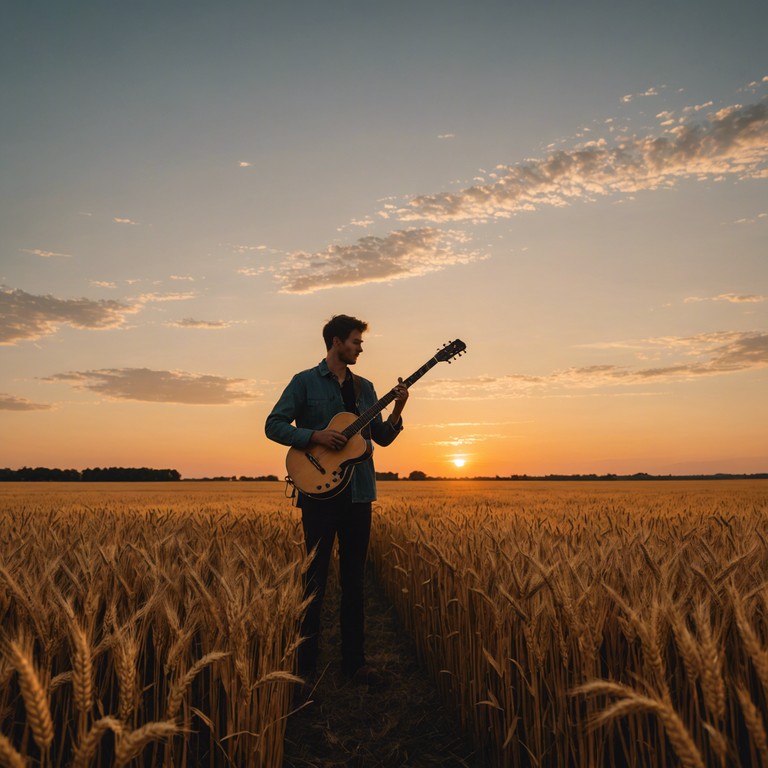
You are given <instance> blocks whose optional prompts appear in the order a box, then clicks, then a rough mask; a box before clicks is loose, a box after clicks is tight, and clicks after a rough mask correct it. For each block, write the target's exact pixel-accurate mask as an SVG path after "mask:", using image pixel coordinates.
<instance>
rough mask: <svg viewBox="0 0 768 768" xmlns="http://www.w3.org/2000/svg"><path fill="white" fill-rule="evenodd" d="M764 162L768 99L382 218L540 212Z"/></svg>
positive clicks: (505, 169)
mask: <svg viewBox="0 0 768 768" xmlns="http://www.w3.org/2000/svg"><path fill="white" fill-rule="evenodd" d="M766 160H768V100H765V99H764V100H762V101H760V102H758V103H756V104H751V105H747V106H741V105H735V106H732V107H727V108H725V109H721V110H719V111H717V112H715V113H714V114H712V115H710V116H709V117H708V118H707V119H705V120H704V121H702V122H687V123H683V124H679V125H676V126H674V127H672V128H670V129H669V130H667V131H665V132H664V133H663V134H662V135H661V136H658V137H644V138H627V139H624V140H622V141H621V142H620V143H618V144H617V145H616V146H613V147H610V146H608V145H607V143H606V142H605V140H604V139H601V140H598V141H595V142H592V143H590V144H588V145H586V146H582V147H579V148H576V149H572V150H561V151H555V152H552V153H551V154H549V155H548V156H547V157H545V158H544V159H540V160H532V161H528V162H525V163H521V164H518V165H513V166H498V167H497V168H496V169H495V172H494V174H493V177H494V178H493V179H492V180H491V181H490V182H488V183H483V184H477V185H475V186H471V187H468V188H465V189H463V190H460V191H459V192H456V193H451V192H440V193H437V194H430V195H421V196H418V197H415V198H413V199H412V200H410V201H409V202H408V203H407V204H406V205H405V206H403V207H400V208H398V209H396V210H392V208H391V207H390V208H388V209H387V210H386V211H384V212H383V215H384V216H385V217H396V218H399V219H400V220H401V221H429V222H433V223H442V222H452V221H487V220H489V219H492V218H507V217H510V216H512V215H514V214H515V213H517V212H520V211H531V210H535V209H536V208H537V207H539V206H563V205H568V204H569V203H570V202H572V201H576V200H591V199H595V198H596V197H598V196H601V195H609V194H614V193H621V194H628V193H633V192H637V191H640V190H650V189H657V188H660V187H667V186H673V185H674V184H675V183H676V182H677V181H679V180H681V179H686V178H720V177H723V176H726V175H731V176H736V177H739V178H747V177H763V176H765V175H766V174H767V173H768V171H767V170H766V168H765V163H766Z"/></svg>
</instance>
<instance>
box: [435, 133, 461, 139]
mask: <svg viewBox="0 0 768 768" xmlns="http://www.w3.org/2000/svg"><path fill="white" fill-rule="evenodd" d="M437 138H438V139H455V138H456V134H455V133H438V134H437Z"/></svg>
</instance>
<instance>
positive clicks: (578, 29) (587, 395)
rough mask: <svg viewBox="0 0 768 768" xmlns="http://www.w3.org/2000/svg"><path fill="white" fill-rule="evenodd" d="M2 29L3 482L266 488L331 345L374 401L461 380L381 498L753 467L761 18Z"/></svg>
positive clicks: (430, 13)
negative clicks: (284, 405)
mask: <svg viewBox="0 0 768 768" xmlns="http://www.w3.org/2000/svg"><path fill="white" fill-rule="evenodd" d="M5 17H6V22H7V23H5V24H4V25H3V29H2V31H0V37H1V38H2V39H1V40H0V42H2V45H0V99H2V103H3V105H4V108H3V110H2V115H1V116H0V139H1V143H0V151H1V152H2V155H1V157H2V174H1V175H0V195H1V196H2V197H1V199H2V206H0V285H1V286H2V289H1V291H0V360H1V361H2V363H1V364H0V429H2V431H3V433H4V434H6V435H12V436H13V438H12V439H11V440H7V441H6V440H4V441H3V442H2V445H1V446H0V465H2V466H6V465H7V466H12V467H17V466H21V465H24V464H26V465H48V466H53V465H57V466H65V465H66V466H78V467H82V466H96V465H104V464H110V465H115V464H122V465H136V464H140V465H144V464H151V465H153V466H160V465H162V466H174V467H177V468H179V469H180V471H182V474H184V475H186V476H195V475H200V474H218V473H224V474H258V473H261V472H277V473H279V472H280V471H281V463H282V450H281V449H280V448H279V447H277V446H272V445H270V444H269V443H268V442H267V441H266V439H265V438H264V437H263V430H262V425H263V420H264V417H265V415H266V413H267V412H268V410H269V408H270V407H271V404H272V402H274V400H275V399H276V397H277V395H278V394H279V392H280V390H281V388H282V386H284V384H285V383H286V382H287V379H288V377H289V376H290V375H291V373H293V372H294V371H295V370H298V369H301V368H304V367H308V366H310V365H312V364H314V363H316V362H317V360H319V359H320V357H321V356H322V354H323V348H322V343H321V340H320V334H319V329H320V327H321V326H322V324H323V322H324V321H325V320H326V319H327V318H328V317H330V316H331V315H332V314H334V313H336V312H347V313H351V314H357V315H359V316H361V317H363V318H365V319H367V320H368V321H369V322H370V324H371V331H370V333H369V335H368V337H367V346H366V350H367V351H368V354H367V355H366V356H364V357H363V358H361V362H360V373H362V374H363V375H366V376H368V377H369V378H371V379H372V380H373V381H374V382H375V384H376V385H377V388H378V389H379V390H381V391H382V392H385V391H386V390H387V389H388V388H389V386H391V384H392V383H394V380H395V379H396V377H397V376H398V375H407V374H409V373H411V372H412V371H413V370H415V369H416V368H418V367H419V366H420V365H421V364H422V363H423V362H424V360H425V359H426V358H427V357H429V356H430V355H431V354H432V353H433V351H434V349H435V347H436V346H438V345H439V344H441V343H443V342H445V341H447V340H448V339H449V338H455V337H456V336H460V337H462V338H464V339H465V341H466V342H467V344H468V346H469V350H470V351H469V354H468V355H467V356H466V357H464V358H462V359H461V361H459V362H457V363H456V364H455V365H452V366H451V367H450V368H448V367H447V366H441V368H440V369H438V370H437V371H433V372H432V373H431V374H430V377H429V378H427V379H425V380H424V381H423V382H420V383H419V384H418V385H417V386H418V388H419V389H418V390H416V389H415V390H414V392H413V395H412V398H411V402H410V403H409V408H408V412H407V416H408V418H409V419H410V422H409V425H408V431H407V433H404V435H403V439H402V440H398V442H397V443H396V444H395V445H394V446H392V447H391V448H389V449H387V450H386V451H382V452H381V453H380V454H378V455H377V465H378V466H379V468H381V469H389V470H393V471H400V472H402V473H407V472H408V471H410V470H411V469H414V468H420V469H423V470H426V471H428V472H430V473H433V474H446V473H447V469H446V468H450V466H451V462H452V461H453V460H454V459H455V458H456V457H461V458H464V459H465V461H466V462H467V463H466V466H465V468H464V469H465V471H470V468H472V473H477V474H497V473H498V474H507V473H510V472H529V473H546V472H589V471H597V472H603V471H622V472H624V471H650V472H666V471H671V472H675V471H718V470H722V471H750V472H753V471H765V469H766V467H768V445H766V441H765V439H764V435H765V434H766V433H768V432H767V431H766V428H768V409H767V407H766V405H765V403H764V400H765V398H764V395H763V394H762V393H763V392H764V391H765V385H766V365H768V328H767V327H766V320H767V317H766V315H767V313H766V307H767V306H768V299H766V296H768V286H767V285H766V282H767V281H768V268H767V267H766V264H767V263H768V261H767V260H766V242H767V241H768V195H767V194H766V184H767V181H766V179H767V178H768V166H767V164H766V158H768V127H767V122H766V103H767V102H766V95H767V94H768V79H767V78H768V53H766V46H765V41H764V30H765V29H766V28H768V6H766V4H764V3H758V2H749V3H746V2H736V3H729V4H725V3H701V2H691V1H686V2H673V3H663V4H662V3H646V4H643V5H639V4H634V3H633V4H629V3H607V2H593V3H581V4H573V3H560V2H558V3H537V4H533V3H530V4H528V3H526V4H523V3H510V2H508V3H500V2H476V3H464V2H412V3H404V2H395V3H388V4H378V3H361V2H355V3H338V2H337V3H333V4H325V5H323V4H318V3H293V4H264V3H244V2H236V3H221V4H212V3H211V4H208V3H206V4H203V3H194V2H192V3H189V2H187V3H162V4H159V3H151V4H150V3H136V4H130V5H127V4H125V5H118V4H107V3H95V2H94V3H87V2H72V3H67V4H62V3H52V2H25V3H21V2H16V3H11V4H9V6H8V8H7V10H6V14H5ZM105 435H108V436H109V439H105Z"/></svg>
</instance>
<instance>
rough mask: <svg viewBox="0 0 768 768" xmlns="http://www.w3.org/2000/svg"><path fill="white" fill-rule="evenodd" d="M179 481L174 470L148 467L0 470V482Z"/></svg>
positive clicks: (179, 478) (177, 473)
mask: <svg viewBox="0 0 768 768" xmlns="http://www.w3.org/2000/svg"><path fill="white" fill-rule="evenodd" d="M172 480H181V474H180V473H179V472H178V471H177V470H175V469H150V468H149V467H141V468H136V467H104V468H103V469H102V468H101V467H95V468H93V469H83V470H79V469H49V468H48V467H35V468H32V467H22V468H21V469H8V468H7V467H6V468H5V469H0V482H2V481H16V482H19V481H21V482H25V481H26V482H36V483H46V482H48V483H51V482H56V483H61V482H86V483H88V482H91V483H93V482H98V483H103V482H118V483H130V482H148V481H160V482H168V481H172Z"/></svg>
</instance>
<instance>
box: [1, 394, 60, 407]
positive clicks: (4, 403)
mask: <svg viewBox="0 0 768 768" xmlns="http://www.w3.org/2000/svg"><path fill="white" fill-rule="evenodd" d="M52 407H53V406H52V405H50V404H49V403H33V402H32V401H31V400H27V398H26V397H14V396H13V395H6V394H5V393H3V392H0V411H50V410H51V408H52Z"/></svg>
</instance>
